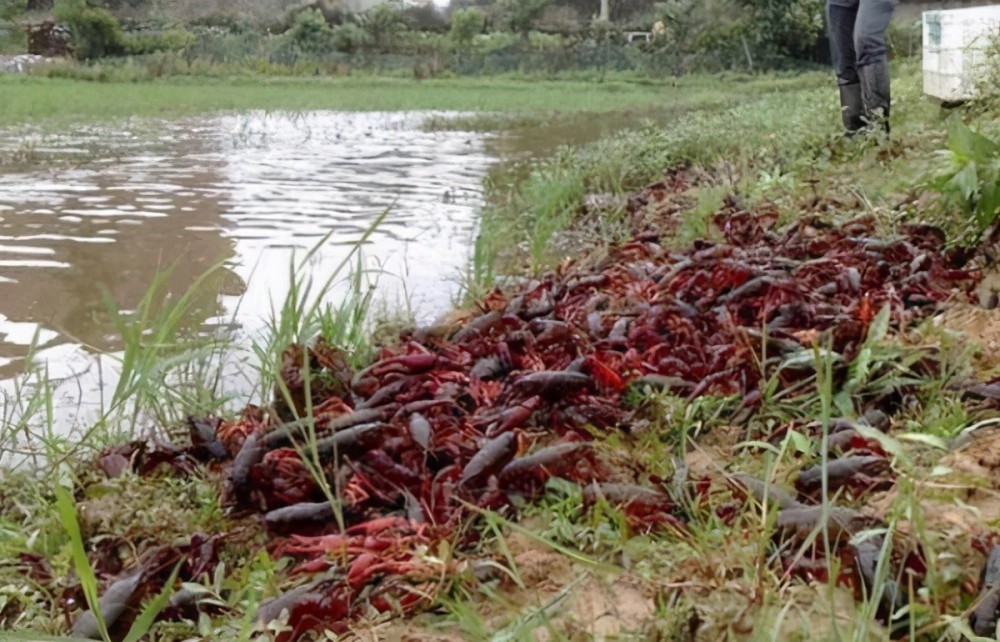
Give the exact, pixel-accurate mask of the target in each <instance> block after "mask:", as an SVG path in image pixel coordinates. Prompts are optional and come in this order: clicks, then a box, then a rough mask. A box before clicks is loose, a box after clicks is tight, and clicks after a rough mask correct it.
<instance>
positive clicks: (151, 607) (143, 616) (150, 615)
mask: <svg viewBox="0 0 1000 642" xmlns="http://www.w3.org/2000/svg"><path fill="white" fill-rule="evenodd" d="M183 563H184V562H183V560H181V561H180V562H177V565H176V566H174V570H173V572H171V573H170V578H169V579H168V580H167V583H166V584H164V585H163V590H162V591H160V594H159V595H157V596H156V597H155V598H154V599H153V600H152V601H151V602H150V603H149V604H147V605H146V608H144V609H142V613H140V614H139V617H137V618H136V619H135V622H133V623H132V628H130V629H129V630H128V635H126V636H125V640H124V642H139V640H141V639H142V638H144V637H145V636H146V634H147V633H149V629H151V628H152V627H153V623H154V622H156V617H157V616H158V615H159V614H160V611H162V610H163V609H165V608H166V607H167V603H169V602H170V595H171V594H172V593H173V592H174V582H175V581H177V573H178V572H179V571H180V570H181V564H183Z"/></svg>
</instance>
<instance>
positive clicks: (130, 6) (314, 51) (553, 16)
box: [0, 0, 915, 78]
mask: <svg viewBox="0 0 1000 642" xmlns="http://www.w3.org/2000/svg"><path fill="white" fill-rule="evenodd" d="M610 6H611V18H612V19H611V21H610V22H605V21H601V20H599V19H598V17H597V12H598V10H599V2H594V1H590V2H583V1H582V0H493V1H489V2H486V1H483V2H463V1H461V0H457V1H456V2H455V3H453V4H452V5H451V6H450V7H448V8H447V9H442V8H437V7H436V6H435V5H433V4H431V5H428V6H425V7H404V6H403V5H401V4H397V3H396V2H395V1H394V0H388V1H387V2H384V3H382V4H379V5H377V6H375V7H374V8H372V9H369V10H367V11H364V12H362V13H357V14H350V13H348V12H345V11H344V10H343V8H342V6H341V5H340V4H338V3H336V2H334V1H333V0H310V1H308V2H298V3H290V2H287V1H282V0H273V1H271V2H265V1H264V0H235V1H231V2H221V1H218V2H209V3H202V4H195V3H186V2H177V3H153V2H148V1H146V0H134V1H131V0H130V1H129V2H120V1H118V0H105V1H99V0H55V1H54V2H53V3H51V5H46V4H45V3H37V2H28V1H27V0H2V2H0V50H2V51H6V52H15V51H17V50H23V49H25V48H26V47H27V44H26V40H25V38H24V32H25V30H26V28H27V27H28V26H30V25H38V24H40V23H44V22H45V21H50V20H54V21H55V22H56V23H58V24H60V25H63V26H65V27H66V28H68V30H69V33H70V37H71V46H72V50H73V52H74V56H75V58H76V59H77V60H79V61H87V62H91V63H94V61H99V64H102V65H110V66H122V65H125V64H128V65H137V66H140V67H142V68H144V69H147V70H148V72H149V75H151V76H160V75H169V74H181V73H203V72H205V71H206V70H207V69H216V70H217V69H219V68H224V69H226V70H228V71H230V72H231V71H232V70H234V69H239V70H241V71H244V72H264V73H270V74H275V73H281V74H287V73H301V74H317V73H319V74H346V73H355V72H358V71H374V72H379V73H385V72H387V71H392V72H395V73H400V74H402V73H407V74H411V75H414V76H417V77H418V78H424V77H429V76H434V75H441V74H447V73H454V74H497V73H515V72H516V73H531V74H538V73H543V74H550V75H551V74H558V73H564V72H581V71H585V70H586V71H590V72H594V73H606V72H631V73H635V74H639V75H642V76H663V75H677V74H681V73H688V72H693V71H722V70H737V71H754V70H762V69H774V68H789V67H803V66H808V65H810V64H814V63H815V62H816V61H819V60H822V59H823V58H824V57H825V56H826V53H825V52H826V50H827V47H826V46H825V42H824V37H823V32H824V23H823V2H822V0H664V1H662V2H647V1H642V2H634V3H625V2H611V5H610ZM635 31H638V32H642V33H644V34H646V35H644V36H641V37H639V38H634V37H633V38H632V39H631V40H632V41H631V42H629V40H630V38H629V34H630V33H631V32H635ZM906 35H907V38H906V41H905V42H900V43H899V45H900V46H899V47H897V52H898V53H900V54H906V55H908V54H910V53H912V52H914V50H915V48H914V46H913V41H912V35H913V33H908V34H906ZM896 40H901V39H896ZM39 73H46V72H45V71H41V72H39ZM57 73H63V72H57Z"/></svg>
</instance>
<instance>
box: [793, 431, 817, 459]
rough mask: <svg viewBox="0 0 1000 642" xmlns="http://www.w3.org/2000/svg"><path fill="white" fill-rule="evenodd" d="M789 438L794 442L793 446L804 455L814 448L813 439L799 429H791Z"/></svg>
mask: <svg viewBox="0 0 1000 642" xmlns="http://www.w3.org/2000/svg"><path fill="white" fill-rule="evenodd" d="M787 439H788V440H790V441H791V442H792V446H794V447H795V450H797V451H799V452H800V453H802V454H803V455H808V454H809V453H811V452H812V450H813V443H812V440H811V439H809V438H808V437H806V436H805V435H803V434H802V433H800V432H798V431H797V430H789V431H788V437H787Z"/></svg>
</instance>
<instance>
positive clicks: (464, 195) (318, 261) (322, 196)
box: [0, 112, 494, 378]
mask: <svg viewBox="0 0 1000 642" xmlns="http://www.w3.org/2000/svg"><path fill="white" fill-rule="evenodd" d="M422 118H424V116H422V115H420V114H406V113H335V112H317V113H309V114H304V115H296V116H283V115H274V114H264V113H251V114H244V115H240V116H233V115H228V116H217V117H208V118H198V119H188V120H184V121H177V122H170V123H156V124H150V123H149V122H147V121H142V122H139V123H137V124H134V125H131V126H128V127H125V128H124V129H123V130H122V131H119V132H114V133H110V132H106V131H105V132H100V131H98V130H94V131H90V130H83V131H79V132H73V133H71V134H63V135H61V136H58V137H52V136H44V137H42V136H37V137H35V138H34V139H33V138H32V137H33V136H34V135H33V134H32V133H31V132H26V131H6V132H0V150H2V149H16V148H21V147H23V146H24V145H25V144H26V142H25V141H26V140H27V141H28V142H29V144H30V145H31V148H32V149H33V152H34V153H35V154H36V155H42V157H43V158H46V159H52V161H53V162H52V163H50V164H49V166H48V167H42V168H39V167H40V165H39V164H35V165H33V166H32V168H31V169H30V170H25V171H17V170H8V171H7V172H6V173H0V376H10V375H11V374H12V373H13V372H16V371H18V370H20V369H21V368H22V367H23V360H24V358H25V356H26V355H27V353H28V351H29V346H30V345H31V344H32V342H36V343H37V344H38V345H40V346H42V350H41V351H40V352H39V354H38V356H39V358H40V359H43V360H45V361H47V362H48V365H49V368H50V373H51V376H52V377H54V378H59V377H64V376H70V375H72V374H74V373H78V372H79V370H80V368H81V367H84V368H88V367H90V366H92V362H93V358H92V357H91V355H92V354H96V353H99V352H102V351H109V350H111V351H113V350H115V349H117V348H119V347H120V346H119V345H118V343H117V339H116V337H115V332H114V329H113V327H112V324H111V323H110V322H109V319H108V315H107V313H106V310H107V305H106V303H105V295H104V293H105V292H106V293H107V294H109V295H110V297H111V298H112V299H113V300H114V301H115V303H116V304H117V305H118V306H119V307H120V308H122V309H124V310H129V309H134V308H135V306H136V305H137V304H138V302H139V301H140V299H141V297H142V296H143V294H144V293H145V292H146V290H147V289H148V287H149V285H150V283H151V282H152V281H153V279H154V277H155V275H156V274H157V273H158V272H160V271H162V270H164V269H166V268H172V272H171V274H170V278H169V280H168V286H169V291H171V292H173V293H175V294H179V293H180V292H182V291H184V290H185V289H186V288H187V287H188V286H190V285H191V284H192V283H193V282H194V281H195V279H196V278H197V277H198V276H199V275H201V274H202V273H204V272H205V271H206V270H207V269H208V268H209V267H210V266H211V265H213V264H215V263H217V262H219V261H224V265H225V268H226V270H227V272H228V273H227V274H225V275H224V278H222V279H221V280H220V281H219V282H217V283H214V284H213V287H212V288H210V289H208V290H209V291H206V292H205V293H204V297H203V300H201V301H199V302H198V317H199V319H200V320H201V321H205V320H211V319H226V320H232V319H235V321H236V322H237V324H238V325H239V326H240V327H242V328H243V330H244V331H245V333H246V334H253V333H254V332H256V331H257V330H259V329H260V328H261V327H262V324H263V319H264V318H265V317H266V316H267V315H268V314H269V313H270V310H271V305H272V302H274V301H280V300H281V299H283V298H284V295H285V293H286V292H287V288H288V285H289V264H290V262H291V259H292V256H293V252H294V251H296V250H298V253H299V256H301V255H303V254H304V252H305V250H306V249H309V248H312V247H314V246H315V245H316V244H317V243H318V242H319V241H320V240H321V239H322V238H323V237H324V236H326V235H330V238H329V241H328V242H327V243H325V244H324V245H323V246H322V248H321V249H320V250H319V252H317V253H316V255H315V258H314V260H313V261H312V264H311V268H312V270H313V274H314V275H315V277H316V278H317V280H324V279H325V277H326V276H327V275H328V274H329V273H330V272H331V271H332V270H333V269H334V268H335V267H336V265H337V264H338V263H339V262H340V261H341V260H343V258H344V257H345V256H347V255H348V254H349V252H350V250H351V248H352V246H353V244H355V243H356V242H357V241H358V240H359V239H360V238H361V236H362V235H363V234H364V233H365V232H366V230H368V229H369V228H370V227H371V225H372V222H373V220H374V219H375V218H376V217H377V216H378V215H379V214H380V213H382V212H383V211H386V210H388V211H389V213H388V215H387V217H386V219H385V221H384V223H383V224H382V225H381V226H380V227H379V228H378V229H376V230H375V231H374V232H373V234H372V235H371V237H370V240H369V243H368V245H367V246H366V248H365V255H366V256H367V257H368V258H370V259H372V260H373V261H376V262H377V264H378V266H379V267H380V268H381V270H383V271H384V276H383V277H381V278H380V279H379V298H381V299H382V300H383V301H384V302H385V304H386V305H388V306H390V307H396V306H401V305H408V306H410V307H411V309H412V311H413V313H414V314H415V315H416V316H417V318H418V319H420V320H426V319H429V318H431V317H433V316H435V315H436V314H438V313H440V312H441V311H443V310H444V309H446V308H447V307H448V306H449V305H450V303H451V299H452V297H453V296H454V294H455V292H456V290H457V278H458V277H459V275H460V274H461V272H462V270H463V269H464V268H465V266H466V262H467V260H468V257H469V252H470V247H471V244H472V240H473V235H474V232H475V227H476V222H477V217H478V212H479V208H480V205H481V198H482V196H481V195H482V192H481V182H482V179H483V177H484V176H485V174H486V171H487V170H488V168H489V167H490V165H491V164H492V163H493V161H494V158H493V157H492V156H491V155H490V154H489V153H487V151H486V150H485V146H484V140H485V139H484V137H483V136H482V135H479V134H470V133H465V132H424V131H421V129H420V127H419V125H420V122H421V120H422ZM107 149H114V155H113V156H109V155H108V154H107V153H106V151H105V150H107ZM95 150H96V151H95ZM94 154H97V155H98V156H99V157H100V158H99V159H98V158H95V156H94ZM75 158H81V159H85V158H90V160H87V161H82V162H78V163H75V164H76V167H73V165H74V163H72V162H71V161H72V160H73V159H75ZM68 161H70V162H68ZM251 277H252V278H251ZM244 290H245V291H244Z"/></svg>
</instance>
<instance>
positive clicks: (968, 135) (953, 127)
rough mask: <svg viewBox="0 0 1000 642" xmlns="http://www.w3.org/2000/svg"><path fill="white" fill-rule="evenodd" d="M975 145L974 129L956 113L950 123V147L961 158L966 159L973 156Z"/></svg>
mask: <svg viewBox="0 0 1000 642" xmlns="http://www.w3.org/2000/svg"><path fill="white" fill-rule="evenodd" d="M974 146H975V143H974V141H973V133H972V130H971V129H969V126H968V125H966V124H965V123H964V122H963V121H962V119H961V117H960V116H959V115H958V114H955V115H954V116H952V117H951V122H949V123H948V149H950V150H951V151H952V153H953V154H955V156H957V157H959V158H960V159H961V160H966V159H969V158H971V157H972V155H973V153H974V152H973V149H974Z"/></svg>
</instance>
